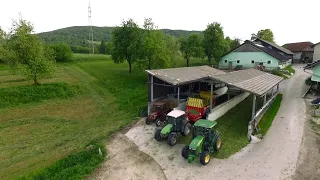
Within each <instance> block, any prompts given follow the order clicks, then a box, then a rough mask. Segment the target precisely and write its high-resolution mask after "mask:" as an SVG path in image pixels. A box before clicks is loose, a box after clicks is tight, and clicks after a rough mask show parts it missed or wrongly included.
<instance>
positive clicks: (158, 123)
mask: <svg viewBox="0 0 320 180" xmlns="http://www.w3.org/2000/svg"><path fill="white" fill-rule="evenodd" d="M155 123H156V126H157V127H160V126H161V124H162V123H161V119H160V118H158V119H156V121H155Z"/></svg>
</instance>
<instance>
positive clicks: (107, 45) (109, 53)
mask: <svg viewBox="0 0 320 180" xmlns="http://www.w3.org/2000/svg"><path fill="white" fill-rule="evenodd" d="M112 49H113V43H112V41H109V42H107V44H106V49H105V52H106V54H108V55H111V52H112Z"/></svg>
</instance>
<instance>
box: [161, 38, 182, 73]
mask: <svg viewBox="0 0 320 180" xmlns="http://www.w3.org/2000/svg"><path fill="white" fill-rule="evenodd" d="M164 42H165V48H166V50H165V52H166V55H168V57H169V59H170V61H169V62H168V66H169V67H177V66H178V65H179V64H178V62H180V60H182V57H181V52H180V42H179V40H178V39H177V38H176V37H174V36H171V35H169V34H167V35H164Z"/></svg>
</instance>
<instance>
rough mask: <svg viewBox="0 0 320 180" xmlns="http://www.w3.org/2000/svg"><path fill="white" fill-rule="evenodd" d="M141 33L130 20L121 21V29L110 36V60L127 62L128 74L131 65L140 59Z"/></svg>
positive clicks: (117, 29)
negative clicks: (111, 47) (111, 46)
mask: <svg viewBox="0 0 320 180" xmlns="http://www.w3.org/2000/svg"><path fill="white" fill-rule="evenodd" d="M142 35H143V34H142V31H141V29H140V28H139V26H138V25H137V24H136V23H135V22H134V21H133V20H132V19H129V20H126V21H125V20H124V21H122V24H121V27H118V28H116V29H115V30H114V31H113V34H112V43H113V49H112V53H111V55H112V59H113V61H114V62H115V63H123V62H124V61H127V62H128V64H129V72H131V71H132V64H133V63H134V62H135V61H137V60H138V59H139V58H141V48H142Z"/></svg>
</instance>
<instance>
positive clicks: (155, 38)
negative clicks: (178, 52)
mask: <svg viewBox="0 0 320 180" xmlns="http://www.w3.org/2000/svg"><path fill="white" fill-rule="evenodd" d="M143 28H144V38H143V56H144V57H145V58H146V60H147V61H148V65H147V66H148V69H152V68H153V67H156V68H163V67H167V66H168V61H169V56H168V55H167V53H166V52H165V51H166V48H165V42H164V39H163V33H162V32H161V31H159V30H157V27H156V26H155V25H154V23H153V21H152V19H151V18H146V19H145V20H144V25H143Z"/></svg>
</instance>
